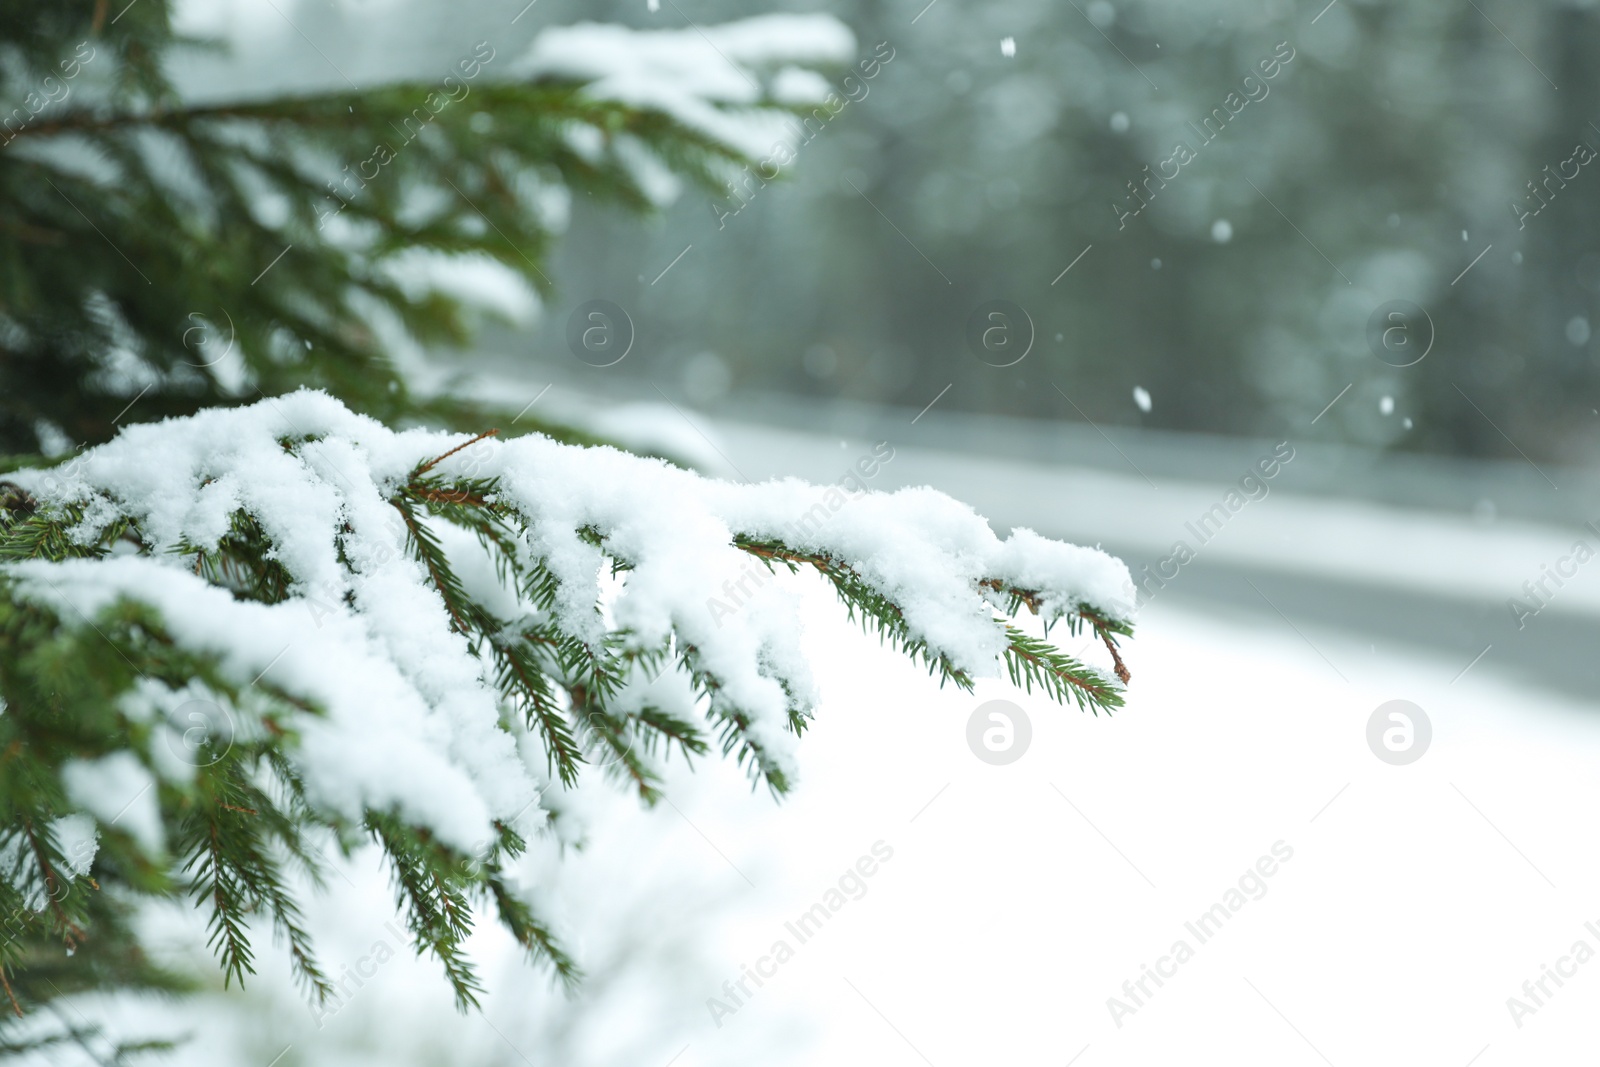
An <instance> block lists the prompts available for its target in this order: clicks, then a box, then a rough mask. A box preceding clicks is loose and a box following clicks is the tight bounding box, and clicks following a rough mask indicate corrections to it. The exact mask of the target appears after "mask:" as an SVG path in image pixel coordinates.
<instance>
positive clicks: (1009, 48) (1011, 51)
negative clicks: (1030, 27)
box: [1000, 37, 1017, 59]
mask: <svg viewBox="0 0 1600 1067" xmlns="http://www.w3.org/2000/svg"><path fill="white" fill-rule="evenodd" d="M1000 54H1001V55H1003V56H1005V57H1006V58H1007V59H1010V58H1011V57H1012V56H1014V55H1016V54H1017V39H1016V38H1015V37H1002V38H1000Z"/></svg>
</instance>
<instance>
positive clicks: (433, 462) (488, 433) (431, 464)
mask: <svg viewBox="0 0 1600 1067" xmlns="http://www.w3.org/2000/svg"><path fill="white" fill-rule="evenodd" d="M499 432H500V431H499V430H485V431H483V432H482V433H480V434H479V435H478V436H476V437H474V438H473V439H472V440H470V441H463V442H462V443H461V444H459V445H456V447H454V448H452V449H451V450H450V451H448V452H446V453H445V454H444V455H442V456H438V457H436V458H434V459H430V460H429V461H428V462H426V463H424V464H423V465H422V466H420V467H418V468H417V469H416V470H414V471H412V472H411V477H413V478H417V477H421V476H422V475H424V474H427V473H428V472H429V471H431V470H433V468H435V467H437V466H438V465H439V464H440V463H443V462H444V461H445V460H447V459H449V458H450V457H451V456H453V455H455V454H456V453H457V452H460V451H461V450H462V449H463V448H467V447H469V446H471V445H475V444H477V443H478V442H479V441H481V440H483V439H484V438H485V437H494V436H496V435H497V434H499Z"/></svg>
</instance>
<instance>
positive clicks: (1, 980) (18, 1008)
mask: <svg viewBox="0 0 1600 1067" xmlns="http://www.w3.org/2000/svg"><path fill="white" fill-rule="evenodd" d="M0 986H4V987H5V990H6V998H7V999H8V1000H10V1001H11V1010H12V1011H14V1012H16V1013H17V1018H19V1019H20V1018H22V1005H21V1004H18V1003H17V994H16V991H15V990H13V989H12V988H11V983H10V982H9V981H7V980H6V970H5V968H4V967H0Z"/></svg>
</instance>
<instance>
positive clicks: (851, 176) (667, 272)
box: [183, 0, 1600, 463]
mask: <svg viewBox="0 0 1600 1067" xmlns="http://www.w3.org/2000/svg"><path fill="white" fill-rule="evenodd" d="M524 3H525V0H506V2H500V0H494V2H483V3H477V4H471V5H462V6H461V7H460V8H459V9H456V10H451V11H449V12H448V13H446V12H444V11H443V10H442V9H438V8H435V9H434V10H432V11H426V10H425V9H423V8H422V7H421V6H418V7H416V8H415V9H413V7H412V6H411V5H410V4H408V3H405V2H385V0H349V2H346V3H338V2H335V3H331V4H325V3H320V2H312V3H305V4H302V5H299V6H297V7H294V8H293V9H292V10H290V11H289V13H290V14H292V15H293V16H294V21H295V24H296V25H297V26H298V27H299V30H300V31H302V32H303V34H304V35H305V38H309V39H310V40H312V41H315V42H316V48H317V49H320V51H322V52H325V53H328V54H329V55H336V56H338V57H339V67H340V69H341V70H344V71H345V72H346V73H349V74H350V75H351V76H353V77H355V78H357V80H358V81H359V80H360V77H361V75H360V74H359V73H358V71H363V70H365V71H368V72H373V71H379V70H384V71H388V70H393V69H395V68H396V67H404V68H406V69H414V70H419V71H427V70H429V69H431V67H432V66H433V65H435V64H436V62H437V61H439V60H440V59H441V58H442V57H447V56H449V55H453V54H454V52H455V51H459V47H460V45H461V43H462V42H468V41H469V40H476V39H478V38H480V37H487V38H488V39H490V40H492V41H495V42H496V44H497V46H498V44H499V42H500V41H502V40H503V41H505V42H506V47H507V48H509V49H511V50H513V51H515V50H517V49H519V48H520V47H522V44H523V41H524V39H526V38H529V37H531V36H532V34H533V33H534V32H536V31H537V30H539V29H542V28H544V27H546V26H550V25H559V24H563V23H571V22H577V21H582V20H584V19H598V20H605V21H618V22H623V23H627V24H629V25H633V26H635V27H640V28H647V27H648V28H661V29H678V30H692V29H694V28H695V27H698V26H703V25H709V24H713V23H716V22H721V21H725V20H728V19H732V18H737V17H742V16H748V15H751V14H756V13H761V12H764V11H767V10H773V8H768V7H760V8H753V7H751V5H749V4H746V3H732V2H727V0H625V2H624V0H615V2H613V0H590V2H582V3H580V2H578V0H538V2H536V3H535V4H534V5H532V6H528V7H526V8H524ZM652 9H653V10H652ZM782 9H783V10H819V11H827V12H829V13H831V14H834V15H836V16H837V17H839V18H840V19H842V20H843V21H844V22H845V23H846V24H847V25H849V26H850V27H851V28H852V29H853V30H854V31H855V33H856V34H857V37H858V41H859V45H860V54H861V56H862V57H863V59H869V58H872V57H873V56H874V55H877V56H879V57H882V56H884V55H886V54H892V59H890V60H888V61H887V62H883V63H882V64H880V65H877V66H876V67H874V68H873V71H874V72H873V74H872V75H871V76H864V74H863V70H862V69H861V68H848V69H842V70H839V71H836V72H834V73H833V81H834V83H835V84H836V85H837V86H838V87H839V92H840V96H841V98H843V99H845V100H846V101H847V102H846V103H845V104H844V105H843V106H842V107H841V108H840V109H839V110H838V112H837V114H835V115H832V116H828V117H827V121H826V122H825V123H824V122H821V121H817V122H813V123H812V132H813V134H814V136H811V137H810V139H809V140H806V139H805V138H802V140H803V141H804V143H802V144H801V146H800V147H799V148H798V150H797V152H796V154H795V157H794V159H793V160H792V162H790V163H788V164H787V165H782V166H777V167H776V169H777V170H779V171H781V175H780V177H779V180H778V181H776V182H774V183H772V184H770V185H765V186H763V185H761V184H760V183H758V182H754V181H751V182H748V183H746V185H745V190H744V192H743V194H742V196H737V195H735V193H734V191H733V190H731V189H730V191H729V193H728V195H726V196H724V197H720V198H719V197H715V196H708V195H707V194H706V193H704V192H703V191H700V190H689V191H687V192H685V193H684V195H682V196H681V197H680V198H679V199H678V200H677V201H676V202H675V203H673V204H671V205H670V206H669V207H667V208H666V209H665V210H664V211H663V212H662V214H661V215H660V217H659V218H658V219H656V220H655V222H654V223H653V224H652V225H650V226H646V227H640V226H639V225H638V224H637V223H636V222H635V221H633V220H629V219H622V218H618V217H615V216H609V217H608V216H607V214H606V213H605V212H603V211H594V212H590V211H588V210H586V207H585V205H584V204H581V203H580V204H575V205H572V212H571V219H570V224H569V229H568V235H567V237H566V239H565V240H564V241H563V243H562V244H561V245H560V246H559V247H558V251H557V254H556V257H555V259H554V265H555V267H556V269H555V270H554V271H552V275H553V277H554V278H555V279H556V282H557V286H558V289H559V296H558V299H557V300H556V301H555V302H554V303H553V304H552V305H551V306H549V307H547V308H545V309H544V314H543V316H542V317H541V319H540V321H539V322H538V323H536V324H535V325H533V326H530V327H526V328H523V329H522V330H520V331H512V330H510V329H509V328H508V329H505V330H502V331H500V332H497V333H496V332H491V333H490V334H488V335H487V336H486V338H485V341H484V345H483V350H482V351H480V352H479V353H477V358H478V359H480V360H481V361H483V362H484V363H485V365H493V364H494V363H495V362H496V361H499V362H500V363H502V364H504V363H505V362H507V361H509V362H511V363H514V364H515V365H516V366H518V367H519V368H524V369H529V370H530V372H531V373H533V374H536V375H545V376H548V377H550V378H553V379H556V380H560V381H562V382H564V383H570V384H573V385H575V386H579V387H582V388H587V389H591V390H595V391H601V392H604V391H612V392H622V393H634V394H640V395H651V396H653V395H654V392H653V390H657V389H659V390H660V391H661V393H662V394H663V395H668V396H670V397H672V398H674V399H675V400H686V401H688V402H690V403H692V404H695V405H698V406H700V407H703V408H708V409H723V410H729V411H736V410H737V407H738V404H739V402H740V399H741V398H742V397H749V396H752V395H758V394H772V393H780V394H789V395H806V396H812V397H815V398H818V399H822V400H828V399H832V398H840V399H850V400H855V401H865V402H871V403H881V404H891V405H899V406H902V407H906V408H909V409H911V410H913V411H915V410H918V409H921V408H922V407H923V406H924V405H925V404H927V403H928V402H929V401H930V400H933V399H934V398H935V396H936V395H937V394H940V391H941V390H943V389H944V388H945V387H946V386H947V385H949V386H951V388H950V389H949V392H948V394H946V395H944V396H943V397H942V399H940V400H939V404H940V408H941V410H948V411H963V410H964V411H973V412H984V413H993V414H1007V415H1018V416H1030V417H1036V418H1049V419H1065V420H1073V421H1081V420H1083V419H1084V418H1087V419H1091V420H1093V421H1094V422H1095V423H1096V424H1099V425H1115V424H1127V425H1143V426H1148V427H1152V428H1161V429H1168V430H1179V431H1195V432H1205V433H1215V434H1225V435H1234V434H1237V435H1251V436H1279V435H1285V434H1292V435H1294V436H1295V437H1296V438H1297V439H1300V438H1320V439H1324V440H1336V441H1344V442H1350V443H1355V444H1361V445H1367V446H1375V447H1380V448H1395V449H1405V450H1413V451H1420V452H1430V453H1445V454H1455V455H1463V456H1477V457H1499V458H1512V459H1515V458H1517V454H1518V452H1519V451H1520V452H1522V453H1525V454H1527V455H1528V456H1531V457H1533V458H1535V459H1550V460H1553V461H1558V462H1565V463H1578V462H1583V461H1586V460H1587V459H1589V458H1590V457H1591V456H1592V455H1593V454H1594V451H1595V450H1594V446H1593V444H1592V441H1593V440H1594V434H1593V427H1594V425H1595V424H1596V423H1600V414H1597V410H1596V409H1597V408H1600V363H1597V358H1596V354H1595V353H1596V348H1595V346H1596V344H1597V341H1596V340H1595V339H1594V338H1593V337H1592V330H1591V328H1590V322H1591V321H1594V320H1595V318H1596V308H1595V304H1596V301H1597V299H1600V211H1597V207H1596V204H1597V201H1596V199H1595V197H1594V195H1593V192H1592V191H1591V190H1590V189H1589V188H1588V186H1589V185H1591V184H1593V183H1597V182H1600V176H1597V175H1595V174H1592V173H1590V172H1591V171H1592V170H1596V169H1600V168H1593V167H1589V166H1587V165H1585V164H1586V163H1587V161H1588V158H1589V154H1592V152H1590V150H1589V149H1588V148H1587V147H1586V148H1585V149H1584V150H1577V146H1578V145H1579V144H1580V143H1582V144H1584V145H1585V146H1593V147H1596V148H1600V127H1597V126H1596V125H1595V121H1596V120H1600V109H1591V105H1592V102H1593V101H1594V100H1595V98H1596V92H1595V83H1596V81H1597V80H1600V67H1597V65H1596V63H1595V62H1594V60H1595V58H1596V56H1597V55H1600V19H1597V14H1596V12H1595V10H1594V6H1593V4H1592V3H1589V2H1580V0H1518V2H1515V3H1513V2H1510V0H1482V2H1481V3H1471V2H1469V3H1466V4H1459V3H1455V2H1453V0H1452V2H1446V0H1409V2H1407V3H1404V4H1399V3H1387V2H1378V0H1366V2H1362V0H1335V2H1334V3H1333V4H1331V5H1329V6H1326V7H1325V6H1324V4H1323V2H1322V0H1318V2H1316V3H1310V4H1306V3H1301V4H1290V3H1286V2H1282V0H1139V2H1132V3H1112V2H1110V0H1093V2H1079V0H1067V2H1066V3H1064V4H1056V3H1048V4H1047V3H1043V2H1040V0H990V2H987V3H984V4H981V5H980V4H971V3H962V2H959V0H934V2H933V3H932V4H931V5H926V6H925V0H894V2H886V0H829V2H827V3H815V2H796V3H786V4H784V5H782ZM237 10H238V9H235V8H232V6H231V5H222V4H214V5H211V4H200V5H197V6H196V8H195V11H196V15H195V16H194V21H195V28H196V29H198V30H201V31H203V32H217V33H222V34H224V35H225V36H228V37H230V38H233V39H234V40H236V41H237V40H239V39H240V38H241V36H243V37H244V38H246V39H249V40H251V41H252V42H253V43H252V46H251V47H250V48H248V49H243V50H239V51H236V53H235V54H234V55H232V56H231V57H227V58H224V57H207V56H198V57H193V59H192V64H191V65H192V69H189V70H186V71H184V72H183V79H184V80H185V81H186V82H187V83H188V84H189V85H191V86H192V87H193V88H195V89H196V90H197V91H199V92H205V91H208V90H211V91H219V90H220V88H221V87H228V88H229V89H230V90H231V91H235V92H236V91H238V87H239V86H240V85H241V84H248V85H251V86H257V85H259V86H263V87H273V88H276V87H281V86H282V85H283V84H284V83H285V82H286V81H291V82H292V81H294V80H296V79H299V80H301V81H305V80H311V81H321V80H328V79H331V78H334V77H336V75H334V74H333V73H332V72H331V71H330V70H329V69H328V65H327V64H325V63H323V60H322V59H319V58H318V55H317V52H316V51H315V50H313V48H311V47H309V46H308V44H307V40H306V39H303V38H302V37H301V35H300V33H297V32H296V31H294V30H291V29H289V28H288V27H287V26H285V25H284V20H283V19H282V18H281V17H280V16H279V15H278V14H277V13H275V12H274V11H273V10H272V9H271V8H270V7H267V8H263V9H261V11H259V12H256V13H254V14H252V15H250V16H249V18H252V19H257V20H259V25H258V26H254V27H244V26H241V24H240V19H242V18H244V17H245V16H241V15H239V14H238V13H237ZM519 10H521V11H522V13H521V14H520V15H519V14H518V11H519ZM513 16H516V21H515V22H514V23H510V24H508V19H510V18H512V17H513ZM880 42H886V47H883V48H880V46H879V43H880ZM1008 42H1009V43H1008ZM1285 55H1289V56H1291V57H1292V58H1289V59H1288V60H1286V61H1283V62H1281V64H1279V66H1278V69H1277V70H1276V71H1275V74H1274V76H1272V77H1271V78H1270V79H1266V78H1264V77H1263V73H1262V72H1263V71H1264V70H1265V69H1266V68H1264V67H1262V64H1263V62H1264V61H1270V60H1272V59H1273V57H1274V56H1276V57H1278V59H1279V60H1282V59H1283V57H1284V56H1285ZM1247 76H1250V77H1249V78H1248V79H1247ZM1230 94H1233V95H1230ZM1213 114H1215V115H1216V116H1217V117H1216V118H1213V119H1212V120H1211V122H1210V127H1209V129H1208V128H1206V127H1204V126H1203V125H1202V124H1204V123H1206V121H1207V118H1208V116H1212V115H1213ZM1224 119H1225V120H1226V123H1225V125H1224V123H1223V121H1222V120H1224ZM1219 128H1220V132H1218V131H1219ZM818 130H820V132H816V131H818ZM1179 142H1182V143H1184V144H1186V145H1188V146H1190V148H1192V150H1193V157H1192V158H1191V159H1188V160H1187V161H1185V162H1183V163H1182V165H1181V167H1180V168H1179V169H1178V173H1177V176H1176V177H1171V176H1172V174H1173V170H1174V164H1173V163H1172V162H1171V161H1172V160H1173V158H1174V147H1175V146H1176V145H1177V144H1178V143H1179ZM1586 153H1589V154H1586ZM1147 167H1148V168H1149V169H1148V170H1147V169H1146V168H1147ZM1156 172H1160V173H1163V174H1164V175H1166V176H1168V177H1170V178H1171V180H1169V181H1167V182H1166V183H1165V185H1164V187H1163V186H1162V183H1161V182H1159V181H1155V182H1154V183H1153V184H1151V185H1149V186H1143V185H1141V189H1145V190H1149V191H1154V193H1155V195H1154V196H1149V195H1148V193H1146V194H1145V195H1146V198H1147V199H1148V200H1149V204H1148V208H1147V209H1145V210H1142V211H1141V212H1140V213H1139V214H1137V215H1136V216H1124V215H1123V213H1124V212H1127V211H1129V210H1130V208H1131V207H1132V206H1134V201H1133V200H1132V199H1131V197H1132V195H1133V194H1132V193H1131V192H1130V183H1131V182H1140V183H1143V182H1144V181H1145V179H1146V178H1147V177H1148V176H1149V175H1150V174H1152V173H1156ZM770 173H771V172H770V171H769V174H770ZM1535 185H1537V190H1536V189H1535ZM1536 196H1537V197H1538V199H1535V197H1536ZM741 201H743V202H744V206H743V209H742V210H738V213H737V214H731V212H732V211H734V210H735V209H738V208H739V207H740V205H741ZM1535 211H1537V213H1536V214H1535ZM1086 250H1087V251H1086ZM1080 256H1081V258H1079V257H1080ZM674 257H679V258H674ZM1069 264H1070V265H1071V269H1070V270H1067V271H1066V273H1064V274H1063V271H1064V270H1065V269H1066V268H1067V267H1068V266H1069ZM1463 272H1465V273H1463ZM594 299H605V300H610V301H613V302H614V303H616V304H617V305H620V306H621V307H622V308H623V309H625V310H626V311H627V313H628V315H629V317H630V318H631V319H632V320H633V324H634V328H635V330H636V331H637V340H636V342H635V344H634V347H633V349H632V350H631V352H630V355H629V357H628V358H627V359H625V360H623V361H622V362H621V363H619V364H616V365H614V366H609V367H604V368H599V367H593V366H588V365H586V364H585V363H583V362H581V361H579V360H577V359H575V358H573V356H572V354H571V353H570V352H568V351H567V344H566V330H567V319H568V317H569V315H570V314H571V313H572V311H573V310H574V309H575V308H577V307H578V306H579V305H580V304H583V303H584V302H586V301H589V300H594ZM993 300H1005V301H1009V302H1011V303H1013V304H1015V305H1017V306H1019V307H1021V308H1022V309H1024V310H1025V312H1026V314H1027V317H1028V318H1029V319H1030V320H1031V323H1032V328H1033V332H1034V335H1035V341H1034V343H1033V345H1032V348H1031V350H1030V351H1029V352H1028V355H1027V358H1026V359H1024V360H1023V361H1022V362H1020V363H1018V364H1016V365H1014V366H1008V367H997V366H993V365H991V364H992V363H993V362H998V361H994V360H991V361H988V362H985V361H983V360H980V359H979V358H977V357H976V355H975V354H974V353H973V352H972V351H971V350H970V347H969V345H968V343H967V341H966V334H967V332H968V320H969V318H970V317H971V316H972V314H973V312H974V311H975V309H978V308H979V307H980V305H984V304H986V303H987V302H989V301H993ZM1392 301H1409V302H1411V304H1412V305H1414V306H1415V308H1417V309H1420V315H1419V314H1417V313H1415V312H1408V313H1407V314H1406V316H1405V318H1404V320H1403V325H1404V336H1403V337H1400V335H1398V334H1397V335H1394V336H1395V337H1400V339H1401V340H1402V341H1403V342H1405V343H1410V344H1412V346H1413V347H1412V348H1410V349H1403V350H1402V351H1403V352H1408V353H1409V352H1416V351H1421V350H1424V349H1425V350H1426V351H1427V356H1426V358H1424V359H1422V360H1421V361H1420V362H1417V363H1414V364H1412V365H1410V366H1403V367H1402V366H1394V365H1393V364H1394V363H1397V362H1406V361H1407V360H1405V359H1398V358H1395V352H1394V351H1390V352H1387V353H1382V352H1379V351H1378V349H1379V348H1381V347H1382V346H1381V344H1378V343H1374V340H1373V339H1374V338H1375V337H1381V336H1389V335H1384V334H1383V332H1382V329H1381V328H1380V329H1378V330H1377V331H1374V330H1373V329H1371V328H1370V327H1369V320H1373V318H1374V316H1375V315H1378V314H1379V313H1380V308H1383V307H1385V306H1386V305H1389V304H1390V303H1391V302H1392ZM1384 321H1386V322H1401V321H1402V320H1392V319H1385V320H1384ZM1017 328H1018V329H1022V330H1025V329H1026V327H1025V326H1019V327H1017ZM1429 342H1431V347H1429ZM1380 355H1381V356H1383V358H1380ZM1347 386H1349V387H1350V388H1349V390H1348V392H1342V391H1343V390H1345V389H1346V387H1347ZM1136 387H1139V388H1141V389H1143V390H1145V391H1147V392H1148V395H1149V397H1150V403H1149V404H1148V405H1146V404H1145V403H1143V402H1136V400H1135V395H1134V390H1135V388H1136ZM1063 394H1065V395H1063ZM1068 397H1070V400H1069V399H1067V398H1068ZM1335 397H1339V399H1338V402H1337V403H1336V404H1334V405H1333V406H1332V407H1331V408H1330V409H1329V410H1328V411H1327V412H1326V414H1325V415H1322V416H1320V417H1319V412H1321V411H1322V410H1323V409H1324V407H1325V406H1327V405H1328V404H1329V403H1330V401H1333V400H1334V399H1335ZM1140 400H1141V401H1142V400H1143V398H1142V397H1141V398H1140ZM1146 406H1148V407H1149V410H1148V411H1145V410H1143V409H1144V408H1145V407H1146ZM1075 408H1076V410H1075ZM1314 418H1315V419H1316V422H1315V423H1314V424H1313V422H1312V420H1313V419H1314Z"/></svg>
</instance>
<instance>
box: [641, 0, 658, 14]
mask: <svg viewBox="0 0 1600 1067" xmlns="http://www.w3.org/2000/svg"><path fill="white" fill-rule="evenodd" d="M644 6H645V7H646V8H647V9H648V10H650V11H660V10H661V0H645V2H644Z"/></svg>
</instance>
